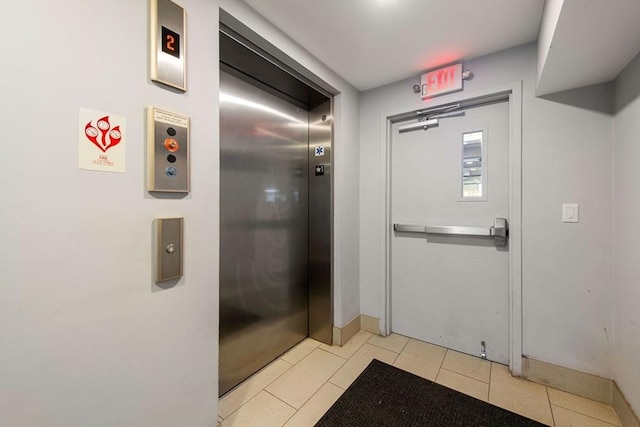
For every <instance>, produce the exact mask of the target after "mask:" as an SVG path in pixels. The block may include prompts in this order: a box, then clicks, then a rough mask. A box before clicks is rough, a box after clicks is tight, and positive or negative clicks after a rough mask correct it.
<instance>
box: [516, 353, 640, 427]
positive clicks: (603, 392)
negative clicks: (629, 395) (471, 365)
mask: <svg viewBox="0 0 640 427" xmlns="http://www.w3.org/2000/svg"><path fill="white" fill-rule="evenodd" d="M522 366H523V376H524V377H525V378H526V379H528V380H530V381H533V382H536V383H539V384H543V385H546V386H549V387H553V388H555V389H558V390H562V391H566V392H567V393H571V394H575V395H578V396H582V397H586V398H587V399H591V400H596V401H598V402H602V403H605V404H607V405H609V406H611V407H612V408H613V409H614V411H616V414H618V418H620V422H621V423H622V426H623V427H640V421H638V416H637V415H636V413H635V412H633V409H632V408H631V405H629V402H627V400H626V398H625V397H624V394H622V392H621V391H620V389H619V388H618V385H617V384H616V382H615V381H613V380H610V379H607V378H603V377H599V376H597V375H593V374H587V373H585V372H580V371H576V370H575V369H570V368H565V367H564V366H559V365H554V364H553V363H549V362H543V361H541V360H536V359H531V358H528V357H522Z"/></svg>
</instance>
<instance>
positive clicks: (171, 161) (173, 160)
mask: <svg viewBox="0 0 640 427" xmlns="http://www.w3.org/2000/svg"><path fill="white" fill-rule="evenodd" d="M167 162H169V163H175V162H176V156H174V155H173V154H169V155H168V156H167Z"/></svg>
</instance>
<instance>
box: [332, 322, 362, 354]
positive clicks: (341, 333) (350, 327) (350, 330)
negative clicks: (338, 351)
mask: <svg viewBox="0 0 640 427" xmlns="http://www.w3.org/2000/svg"><path fill="white" fill-rule="evenodd" d="M360 323H361V320H360V315H359V314H358V315H357V316H356V317H354V318H353V319H351V320H350V321H349V322H348V323H347V324H346V325H344V326H343V327H342V328H338V327H335V326H334V327H333V345H337V346H340V347H342V346H343V345H345V344H346V343H348V342H349V340H350V339H351V338H353V336H354V335H355V334H357V333H358V331H359V330H360Z"/></svg>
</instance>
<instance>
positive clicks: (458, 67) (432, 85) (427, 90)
mask: <svg viewBox="0 0 640 427" xmlns="http://www.w3.org/2000/svg"><path fill="white" fill-rule="evenodd" d="M420 83H421V86H422V99H423V100H425V99H429V98H432V97H434V96H440V95H444V94H446V93H451V92H457V91H460V90H462V64H461V63H460V64H455V65H451V66H449V67H444V68H440V69H438V70H433V71H429V72H428V73H425V74H423V75H422V76H420Z"/></svg>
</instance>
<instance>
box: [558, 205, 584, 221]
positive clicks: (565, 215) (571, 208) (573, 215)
mask: <svg viewBox="0 0 640 427" xmlns="http://www.w3.org/2000/svg"><path fill="white" fill-rule="evenodd" d="M562 222H580V214H579V208H578V204H577V203H563V204H562Z"/></svg>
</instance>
